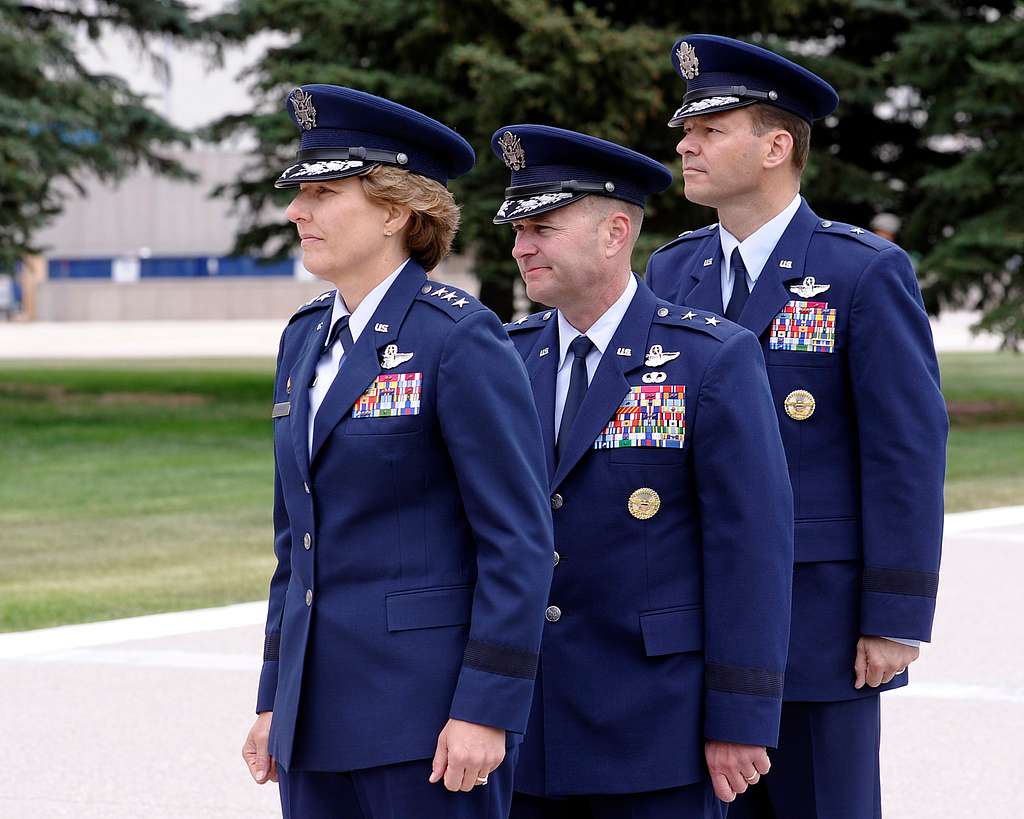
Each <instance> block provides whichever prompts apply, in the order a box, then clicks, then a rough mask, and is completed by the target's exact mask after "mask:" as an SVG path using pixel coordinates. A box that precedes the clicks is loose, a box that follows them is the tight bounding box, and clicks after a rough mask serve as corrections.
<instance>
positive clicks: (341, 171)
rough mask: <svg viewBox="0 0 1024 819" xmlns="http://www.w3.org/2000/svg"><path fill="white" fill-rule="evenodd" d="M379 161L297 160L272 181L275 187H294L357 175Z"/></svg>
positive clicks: (375, 165)
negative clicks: (305, 183)
mask: <svg viewBox="0 0 1024 819" xmlns="http://www.w3.org/2000/svg"><path fill="white" fill-rule="evenodd" d="M379 164H380V163H379V162H366V161H364V160H362V159H322V160H318V161H316V162H298V163H296V164H295V165H291V166H289V167H287V168H285V169H284V170H283V171H282V172H281V175H280V176H279V177H278V178H277V181H276V182H275V183H274V187H275V188H296V187H298V186H299V185H301V184H302V183H303V182H326V181H328V180H330V179H344V178H345V177H348V176H358V175H359V174H362V173H366V172H367V171H369V170H371V169H372V168H375V167H377V165H379Z"/></svg>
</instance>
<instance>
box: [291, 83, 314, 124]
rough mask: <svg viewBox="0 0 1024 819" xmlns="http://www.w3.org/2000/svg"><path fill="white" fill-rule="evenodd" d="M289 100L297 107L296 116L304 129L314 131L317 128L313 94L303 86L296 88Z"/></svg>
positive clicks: (293, 106)
mask: <svg viewBox="0 0 1024 819" xmlns="http://www.w3.org/2000/svg"><path fill="white" fill-rule="evenodd" d="M288 101H289V102H290V103H291V104H292V108H294V109H295V118H296V119H297V120H298V121H299V125H300V126H301V127H302V128H303V129H304V130H306V131H312V130H313V129H314V128H316V108H314V107H313V96H312V94H307V93H306V92H305V91H303V90H302V89H301V88H296V89H295V90H294V91H292V94H291V96H290V97H289V98H288Z"/></svg>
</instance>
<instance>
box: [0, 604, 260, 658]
mask: <svg viewBox="0 0 1024 819" xmlns="http://www.w3.org/2000/svg"><path fill="white" fill-rule="evenodd" d="M266 618H267V604H266V601H259V602H256V603H238V604H236V605H233V606H218V607H217V608H211V609H193V610H192V611H174V612H168V613H167V614H147V615H145V616H144V617H129V618H126V619H124V620H106V621H104V622H101V623H80V624H78V625H73V626H57V627H56V628H44V629H36V630H34V631H18V632H14V633H11V634H0V659H8V658H14V657H29V656H33V655H40V654H49V653H51V652H57V651H70V650H73V649H79V648H88V647H90V646H99V645H109V644H111V643H125V642H128V641H130V640H152V639H155V638H158V637H174V636H176V635H179V634H197V633H200V632H204V631H220V630H222V629H227V628H240V627H242V626H254V625H261V624H262V623H264V622H265V621H266Z"/></svg>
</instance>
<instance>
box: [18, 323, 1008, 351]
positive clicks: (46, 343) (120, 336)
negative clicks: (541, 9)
mask: <svg viewBox="0 0 1024 819" xmlns="http://www.w3.org/2000/svg"><path fill="white" fill-rule="evenodd" d="M976 320H977V316H976V315H975V314H974V313H968V312H953V313H944V314H943V315H942V318H941V319H939V320H936V321H933V322H932V332H933V333H934V335H935V346H936V348H937V349H938V350H939V351H940V352H954V351H974V352H984V351H988V350H994V349H997V348H998V346H999V340H998V339H997V338H996V337H995V336H992V335H989V334H981V335H979V336H973V335H971V333H970V330H969V327H970V325H971V324H973V323H974V322H975V321H976ZM283 326H284V322H283V321H276V320H271V321H266V320H258V321H243V320H237V321H78V322H74V321H63V322H0V360H4V359H10V360H17V359H50V360H60V359H94V358H207V357H214V358H239V357H247V356H264V357H267V358H273V357H274V356H276V355H277V343H278V340H279V339H280V336H281V329H282V327H283Z"/></svg>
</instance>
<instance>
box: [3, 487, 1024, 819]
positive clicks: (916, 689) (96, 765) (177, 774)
mask: <svg viewBox="0 0 1024 819" xmlns="http://www.w3.org/2000/svg"><path fill="white" fill-rule="evenodd" d="M1022 576H1024V507H1014V508H1011V509H1004V510H990V511H987V512H981V513H976V512H968V513H964V514H959V515H950V516H949V517H948V518H947V535H946V544H945V553H944V558H943V575H942V582H941V587H940V593H939V613H938V617H937V622H936V628H935V635H934V637H935V641H934V643H933V644H932V645H931V646H926V647H925V650H924V652H923V657H922V659H921V661H920V662H919V663H918V664H917V665H916V666H915V673H914V674H913V677H914V681H913V682H912V684H911V687H910V688H909V689H905V690H903V691H900V692H894V693H892V694H888V695H886V697H885V698H884V704H883V712H882V715H883V720H884V724H885V729H884V733H883V758H882V777H883V780H882V784H883V789H884V794H885V796H884V798H885V815H886V817H889V818H891V819H964V817H969V816H973V815H978V816H984V817H1000V818H1002V817H1018V816H1021V815H1022V814H1024V798H1022V797H1021V795H1020V794H1021V785H1022V784H1024V783H1022V774H1021V769H1022V764H1024V763H1022V762H1021V759H1020V754H1019V753H1018V745H1017V742H1018V741H1019V737H1020V736H1022V735H1024V656H1022V651H1024V595H1022V593H1021V591H1020V578H1021V577H1022ZM262 619H263V605H262V604H260V603H252V604H244V605H241V606H230V607H226V608H224V609H208V610H205V611H198V612H183V613H179V614H168V615H156V616H153V617H144V618H133V619H131V620H120V621H115V622H112V623H98V624H91V625H84V626H70V627H65V628H61V629H47V630H43V631H38V632H26V633H22V634H8V635H0V726H2V732H0V818H2V819H63V818H64V817H73V819H242V818H243V817H244V819H264V817H266V819H270V817H275V816H279V815H280V814H279V813H278V812H277V803H276V793H275V791H273V790H272V789H271V788H270V787H262V788H261V787H257V786H256V785H254V784H253V783H252V782H251V781H250V780H249V778H248V774H247V773H246V772H245V770H244V768H243V765H242V762H241V759H240V756H239V748H240V745H241V741H242V738H243V736H244V734H245V732H246V730H247V728H248V726H249V723H250V721H251V718H252V713H251V712H252V706H253V699H254V696H255V689H256V679H257V674H258V670H259V661H260V657H259V652H260V649H261V646H262ZM410 819H415V817H410ZM786 819H800V817H786Z"/></svg>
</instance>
